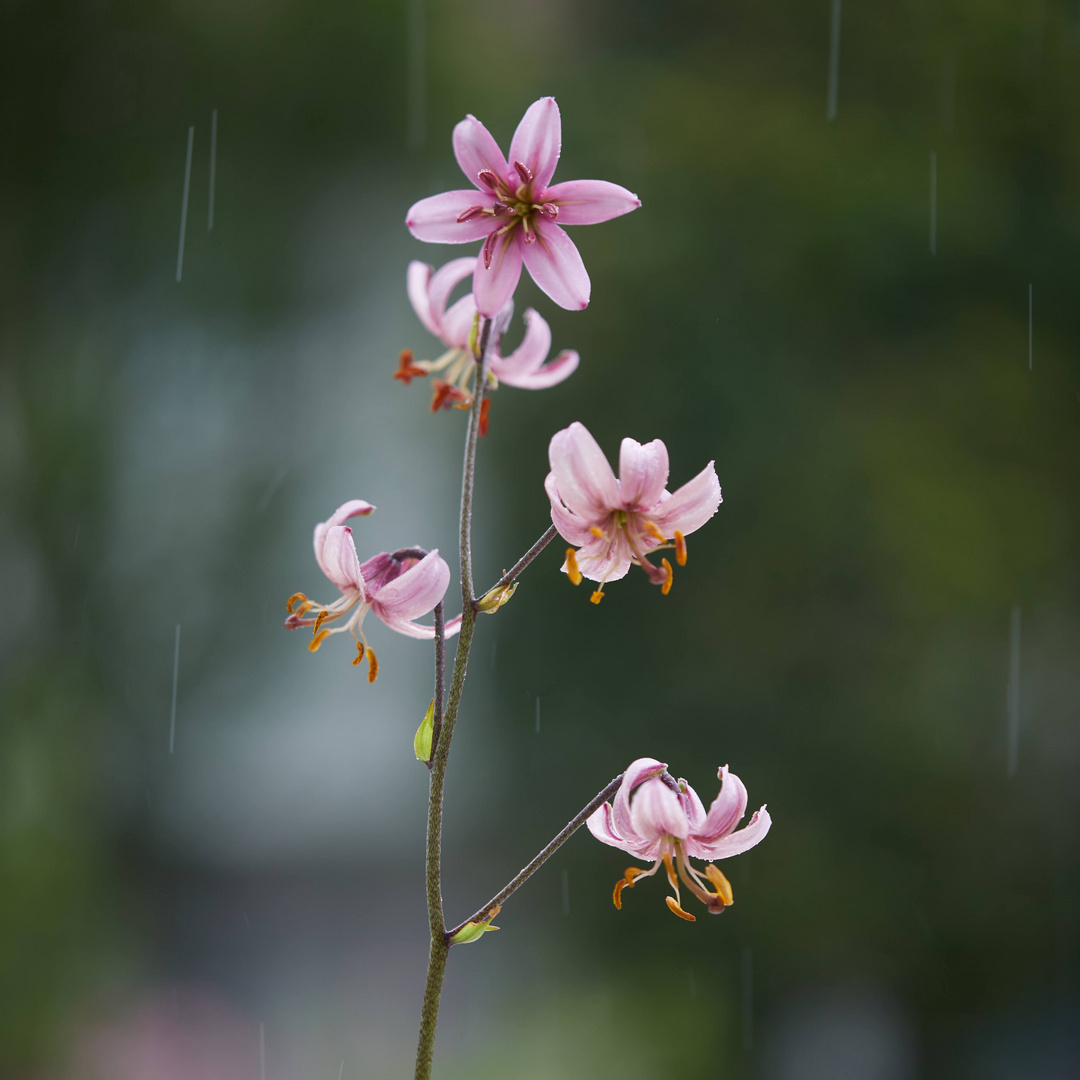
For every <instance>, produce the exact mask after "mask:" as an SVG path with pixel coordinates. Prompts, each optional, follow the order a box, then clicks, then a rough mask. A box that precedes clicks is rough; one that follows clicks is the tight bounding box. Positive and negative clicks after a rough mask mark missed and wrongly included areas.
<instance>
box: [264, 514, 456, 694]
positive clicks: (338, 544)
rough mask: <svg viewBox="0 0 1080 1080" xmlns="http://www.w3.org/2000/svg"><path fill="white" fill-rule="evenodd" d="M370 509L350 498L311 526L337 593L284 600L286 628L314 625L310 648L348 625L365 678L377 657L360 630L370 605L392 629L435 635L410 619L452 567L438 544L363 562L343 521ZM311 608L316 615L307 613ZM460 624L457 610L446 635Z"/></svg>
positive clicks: (430, 604) (432, 601)
mask: <svg viewBox="0 0 1080 1080" xmlns="http://www.w3.org/2000/svg"><path fill="white" fill-rule="evenodd" d="M374 509H375V507H374V506H372V505H371V503H368V502H364V500H363V499H351V500H350V501H349V502H347V503H342V505H341V506H339V507H338V508H337V509H336V510H335V511H334V512H333V514H331V515H330V517H329V518H328V519H327V520H326V521H321V522H319V524H318V525H316V526H315V561H316V562H317V563H318V564H319V569H320V570H322V572H323V573H324V574H325V575H326V576H327V577H328V578H329V579H330V581H331V583H332V584H334V585H336V586H337V588H338V591H339V592H340V593H341V595H340V596H339V597H338V598H337V600H334V601H333V602H331V603H329V604H319V603H316V602H315V601H314V600H309V599H308V598H307V597H306V596H305V595H304V594H303V593H294V594H293V595H292V596H290V597H289V601H288V604H287V605H286V608H287V610H288V612H289V617H288V618H287V619H286V620H285V626H286V628H287V629H289V630H295V629H297V628H298V627H301V626H310V627H312V628H313V629H312V640H311V644H310V645H308V649H309V651H311V652H316V651H317V650H318V648H319V646H320V645H322V643H323V642H324V641H325V640H326V639H327V638H328V637H330V636H331V635H332V634H340V633H343V632H345V631H348V632H349V633H350V634H352V636H353V639H354V640H355V641H356V652H357V655H356V659H355V660H353V664H354V665H356V664H359V663H360V661H361V660H363V659H364V656H365V654H366V655H367V658H368V682H374V681H375V679H376V676H377V675H378V673H379V661H378V660H377V658H376V656H375V652H374V650H373V649H372V648H371V647H370V646H369V645H368V643H367V638H366V637H365V636H364V631H363V624H364V618H365V616H366V615H367V613H368V612H369V611H373V612H374V613H375V615H376V616H377V617H378V618H379V619H381V620H382V621H383V622H384V623H386V625H387V626H389V627H390V629H391V630H396V631H397V632H398V633H399V634H405V635H406V636H407V637H414V638H429V639H430V638H434V636H435V628H434V627H433V626H424V625H423V624H421V623H418V622H414V620H415V619H417V618H418V617H419V616H421V615H426V614H427V613H428V612H429V611H432V610H434V608H435V605H436V604H438V602H439V601H440V600H441V599H442V598H443V595H444V594H445V592H446V587H447V585H448V584H449V583H450V568H449V567H448V566H447V565H446V563H445V562H444V561H443V560H442V559H441V558H440V557H439V553H438V551H437V550H436V551H425V550H424V549H423V548H401V549H400V550H398V551H395V552H393V553H392V554H391V553H388V552H385V551H383V552H380V553H379V554H378V555H373V556H372V557H371V558H370V559H368V560H367V562H365V563H361V562H360V559H359V558H358V557H357V554H356V545H355V544H354V543H353V537H352V529H350V528H349V527H348V526H347V525H345V524H344V522H346V521H348V519H349V518H353V517H367V516H368V514H370V513H372V511H373V510H374ZM309 612H311V613H313V615H314V617H308V613H309ZM346 615H348V616H349V617H348V619H347V620H346V621H345V622H344V623H342V624H341V625H340V626H335V627H330V626H328V625H326V624H328V623H333V622H337V620H338V619H342V618H344V617H345V616H346ZM460 629H461V618H460V616H459V617H458V618H456V619H451V620H449V622H447V624H446V636H447V637H451V636H453V635H454V634H456V633H457V632H458V630H460Z"/></svg>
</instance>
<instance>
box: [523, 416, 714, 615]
mask: <svg viewBox="0 0 1080 1080" xmlns="http://www.w3.org/2000/svg"><path fill="white" fill-rule="evenodd" d="M548 460H549V461H550V462H551V472H549V473H548V475H547V479H546V480H545V481H544V490H545V491H547V494H548V498H549V499H550V500H551V520H552V522H553V523H554V525H555V528H556V529H558V531H559V535H560V536H561V537H562V538H563V539H564V540H566V541H567V542H568V543H570V544H574V545H575V546H576V547H577V548H578V550H577V551H576V552H575V550H574V548H568V549H567V552H566V562H565V563H564V564H563V568H562V569H563V572H564V573H565V574H567V576H568V577H569V578H570V580H571V581H572V582H573V583H574V584H575V585H580V584H581V579H582V578H583V577H587V578H589V580H590V581H598V582H600V587H599V588H598V589H597V590H596V591H595V592H594V593H593V594H592V597H591V599H592V602H593V603H594V604H599V603H600V601H601V600H602V599H603V598H604V585H605V583H606V582H608V581H617V580H618V579H619V578H621V577H625V576H626V573H627V571H628V570H629V569H630V565H631V563H633V564H634V565H635V566H640V567H641V568H642V570H644V571H645V573H646V574H648V576H649V580H650V581H651V582H652V583H653V584H654V585H659V586H660V591H661V592H662V593H663V594H664V595H665V596H666V595H667V594H668V593H669V592H670V591H671V583H672V581H673V580H674V571H673V570H672V568H671V563H670V562H669V561H668V560H667V559H666V558H664V559H661V563H660V566H656V565H655V564H654V563H652V562H650V561H649V559H648V557H647V556H648V554H649V552H653V551H663V550H667V549H670V548H674V549H675V561H676V562H677V563H678V564H679V566H685V565H686V537H687V536H688V535H689V534H690V533H692V532H694V531H695V530H696V529H700V528H701V526H702V525H704V524H705V522H706V521H708V520H709V518H711V517H712V516H713V514H715V513H716V511H717V508H718V507H719V506H720V502H721V499H720V481H719V480H718V479H717V477H716V469H715V468H714V462H711V461H710V462H709V464H708V465H706V466H705V468H704V469H702V470H701V472H699V473H698V474H697V476H695V477H694V478H693V479H692V480H688V481H687V482H686V483H685V484H683V486H682V487H681V488H679V489H678V490H677V491H675V492H674V493H672V492H670V491H668V490H667V489H666V487H665V485H666V484H667V479H668V452H667V447H666V446H665V445H664V444H663V442H661V441H660V440H659V439H654V440H653V441H652V442H650V443H646V444H645V445H644V446H642V445H641V443H639V442H635V441H634V440H633V439H623V441H622V446H621V448H620V450H619V477H620V478H619V479H616V478H615V474H614V473H613V472H612V471H611V466H610V465H609V464H608V461H607V458H606V457H604V452H603V450H601V449H600V447H599V445H597V442H596V440H595V439H594V438H593V437H592V435H590V434H589V432H588V431H587V430H586V428H585V425H584V424H580V423H577V422H575V423H573V424H571V425H570V426H569V427H568V428H565V429H564V430H563V431H559V432H556V433H555V435H554V436H552V439H551V445H550V447H549V448H548ZM669 541H670V542H669Z"/></svg>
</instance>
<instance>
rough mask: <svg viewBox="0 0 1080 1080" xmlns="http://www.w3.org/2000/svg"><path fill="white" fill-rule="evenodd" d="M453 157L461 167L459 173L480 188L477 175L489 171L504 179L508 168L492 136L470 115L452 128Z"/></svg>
mask: <svg viewBox="0 0 1080 1080" xmlns="http://www.w3.org/2000/svg"><path fill="white" fill-rule="evenodd" d="M452 141H453V144H454V157H456V158H457V163H458V164H459V165H460V166H461V171H462V172H463V173H464V174H465V175H466V176H467V177H468V178H469V183H471V184H475V185H476V186H477V187H478V188H479V187H480V181H479V180H477V178H476V177H477V174H478V173H479V172H481V170H483V169H490V170H491V171H492V172H493V173H495V174H496V175H497V176H500V177H502V178H503V179H504V180H505V179H506V176H507V173H508V172H509V167H508V166H507V164H506V158H504V157H503V152H502V151H501V150H500V149H499V144H498V143H497V142H496V141H495V138H494V136H492V134H491V132H490V131H488V129H487V128H486V127H484V125H483V124H481V123H480V121H479V120H477V119H476V117H475V116H473V115H472V114H471V113H470V114H469V115H468V116H466V117H465V119H464V120H462V121H461V122H460V123H458V124H456V125H455V126H454V135H453V140H452Z"/></svg>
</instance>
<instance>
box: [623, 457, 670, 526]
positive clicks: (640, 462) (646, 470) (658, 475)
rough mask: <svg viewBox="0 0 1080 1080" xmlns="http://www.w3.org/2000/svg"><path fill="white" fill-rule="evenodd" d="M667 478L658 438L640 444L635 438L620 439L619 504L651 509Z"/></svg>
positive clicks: (666, 469)
mask: <svg viewBox="0 0 1080 1080" xmlns="http://www.w3.org/2000/svg"><path fill="white" fill-rule="evenodd" d="M667 478H668V452H667V447H666V446H665V445H664V444H663V442H661V440H660V439H653V441H652V442H648V443H645V445H644V446H642V444H641V443H639V442H638V441H637V440H636V439H623V441H622V445H621V446H620V447H619V491H620V493H621V495H622V501H623V506H625V507H626V508H627V509H634V510H636V509H639V508H640V509H642V510H648V509H651V508H652V507H653V506H655V505H656V503H657V502H658V501H659V499H660V496H661V494H662V493H663V490H664V485H665V484H666V483H667ZM666 535H670V534H666Z"/></svg>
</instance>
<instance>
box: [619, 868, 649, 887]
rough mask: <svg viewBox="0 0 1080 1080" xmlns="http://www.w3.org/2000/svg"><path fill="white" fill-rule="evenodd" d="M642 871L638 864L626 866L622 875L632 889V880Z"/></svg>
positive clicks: (642, 872)
mask: <svg viewBox="0 0 1080 1080" xmlns="http://www.w3.org/2000/svg"><path fill="white" fill-rule="evenodd" d="M644 873H645V871H644V870H642V869H641V867H640V866H628V867H627V868H626V874H625V875H624V878H625V881H626V884H627V885H629V886H630V888H631V889H632V888H633V887H634V881H635V880H636V879H637V878H639V877H641V875H642V874H644Z"/></svg>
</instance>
